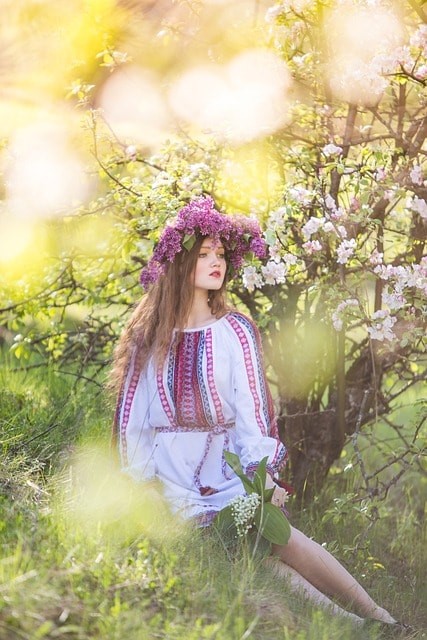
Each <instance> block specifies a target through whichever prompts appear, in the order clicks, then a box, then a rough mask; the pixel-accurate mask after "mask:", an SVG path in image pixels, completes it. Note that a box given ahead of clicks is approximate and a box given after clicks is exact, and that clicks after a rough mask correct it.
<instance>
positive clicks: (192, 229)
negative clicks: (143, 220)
mask: <svg viewBox="0 0 427 640" xmlns="http://www.w3.org/2000/svg"><path fill="white" fill-rule="evenodd" d="M195 234H200V235H201V236H203V237H207V236H209V237H211V238H214V239H215V240H221V242H222V243H223V244H224V246H225V248H226V249H227V251H228V253H229V260H230V264H231V266H232V268H233V269H234V271H238V270H239V269H240V268H241V267H242V265H243V262H244V260H245V257H246V255H247V254H249V253H253V254H254V255H255V256H256V257H258V258H260V259H263V258H265V256H266V245H265V241H264V239H263V238H262V235H261V229H260V226H259V224H258V221H257V220H255V219H254V218H248V217H246V216H242V215H240V216H237V215H235V216H231V215H225V214H222V213H220V212H219V211H217V210H216V209H215V203H214V201H213V199H212V198H210V197H209V196H207V197H205V196H202V197H200V198H196V199H194V200H192V201H191V202H189V203H188V204H187V205H185V206H184V207H183V208H182V209H180V211H179V212H178V215H177V217H176V218H175V220H174V221H173V222H172V223H171V224H170V225H168V226H166V228H165V229H164V231H163V233H162V235H161V237H160V240H159V242H158V244H157V245H156V247H155V249H154V251H153V255H152V257H151V258H150V260H149V261H148V263H147V265H146V266H145V267H144V269H143V270H142V272H141V277H140V282H141V284H142V286H143V287H144V289H147V288H148V287H149V286H150V285H151V284H153V283H154V282H156V281H157V280H158V279H159V278H160V276H161V275H162V274H163V273H164V271H165V266H166V263H167V262H172V261H173V260H174V258H175V256H176V255H177V254H178V253H180V252H181V251H183V250H184V246H183V242H184V238H186V237H188V236H190V237H191V236H194V235H195Z"/></svg>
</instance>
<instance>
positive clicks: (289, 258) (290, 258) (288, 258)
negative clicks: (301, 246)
mask: <svg viewBox="0 0 427 640" xmlns="http://www.w3.org/2000/svg"><path fill="white" fill-rule="evenodd" d="M282 260H283V262H284V263H285V264H287V265H288V266H290V265H295V264H296V263H297V260H298V258H297V257H296V256H294V255H293V253H285V255H284V256H283V258H282Z"/></svg>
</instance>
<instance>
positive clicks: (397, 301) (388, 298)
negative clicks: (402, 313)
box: [381, 291, 406, 311]
mask: <svg viewBox="0 0 427 640" xmlns="http://www.w3.org/2000/svg"><path fill="white" fill-rule="evenodd" d="M381 298H382V302H383V304H386V305H387V306H388V308H389V309H391V310H392V311H394V310H397V309H402V307H404V306H405V304H406V298H405V296H404V295H403V294H402V293H401V292H400V291H392V292H391V293H390V291H383V293H382V296H381Z"/></svg>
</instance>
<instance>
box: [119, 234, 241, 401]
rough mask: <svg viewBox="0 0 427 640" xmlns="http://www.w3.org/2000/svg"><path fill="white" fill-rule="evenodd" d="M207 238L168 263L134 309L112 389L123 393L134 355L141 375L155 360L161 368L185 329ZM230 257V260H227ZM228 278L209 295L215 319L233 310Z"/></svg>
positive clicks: (120, 352)
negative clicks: (227, 292)
mask: <svg viewBox="0 0 427 640" xmlns="http://www.w3.org/2000/svg"><path fill="white" fill-rule="evenodd" d="M203 240H204V237H203V236H197V237H196V242H195V243H194V246H193V247H192V249H191V250H190V251H185V250H183V251H181V252H180V253H179V254H178V255H177V256H176V257H175V259H174V261H173V262H171V263H168V265H167V267H166V271H165V273H164V274H163V275H162V276H161V277H160V278H159V280H158V281H157V282H155V283H154V284H153V285H151V286H150V289H149V291H148V292H147V294H146V295H145V296H144V297H143V298H142V300H141V301H140V303H139V304H138V305H137V306H136V308H135V309H134V311H133V313H132V315H131V317H130V320H129V322H128V324H127V326H126V327H125V329H124V331H123V333H122V335H121V337H120V339H119V342H118V344H117V347H116V349H115V352H114V358H113V367H112V371H111V374H110V382H109V387H110V388H111V389H113V390H115V392H116V393H120V391H121V389H122V388H123V385H124V381H125V377H126V372H127V370H128V366H129V362H130V359H131V357H132V354H133V352H134V351H136V358H135V361H136V362H137V363H138V365H137V366H138V368H139V369H140V371H142V370H143V369H144V367H145V366H146V365H147V362H148V359H149V358H150V357H151V356H153V358H154V361H155V362H156V364H161V363H162V362H163V360H164V358H165V356H166V353H167V351H168V349H169V347H170V345H171V342H172V335H173V331H174V329H177V331H178V334H177V335H178V339H179V333H180V332H181V331H182V330H183V329H184V328H185V325H186V323H187V320H188V316H189V314H190V311H191V305H192V302H193V298H194V286H193V283H194V271H195V267H196V263H197V259H198V256H199V252H200V247H201V245H202V243H203ZM226 257H227V256H226ZM225 287H226V278H225V279H224V283H223V285H222V287H221V289H219V290H218V291H209V306H210V308H211V310H212V315H213V316H214V317H216V318H220V317H221V316H223V315H224V314H225V313H227V311H228V310H229V308H230V307H229V306H228V305H227V302H226V298H225Z"/></svg>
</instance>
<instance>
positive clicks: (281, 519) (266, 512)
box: [255, 502, 291, 544]
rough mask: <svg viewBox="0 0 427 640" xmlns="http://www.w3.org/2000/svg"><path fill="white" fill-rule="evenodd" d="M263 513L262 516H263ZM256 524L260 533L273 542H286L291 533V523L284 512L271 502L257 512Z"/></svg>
mask: <svg viewBox="0 0 427 640" xmlns="http://www.w3.org/2000/svg"><path fill="white" fill-rule="evenodd" d="M261 514H262V518H261ZM255 524H256V526H257V529H258V531H259V532H260V534H261V535H262V536H263V537H264V538H266V539H267V540H269V541H270V542H273V544H286V543H287V542H288V540H289V538H290V535H291V525H290V524H289V522H288V520H287V518H286V516H285V515H284V513H283V512H282V511H281V510H280V509H279V507H276V506H275V505H274V504H271V502H266V503H264V505H263V508H262V509H261V508H259V509H258V510H257V512H256V513H255Z"/></svg>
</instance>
